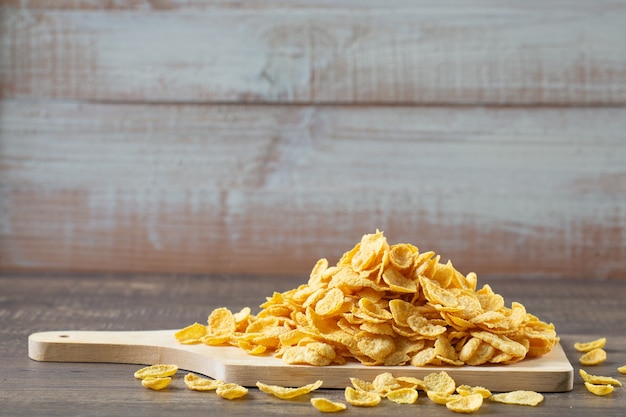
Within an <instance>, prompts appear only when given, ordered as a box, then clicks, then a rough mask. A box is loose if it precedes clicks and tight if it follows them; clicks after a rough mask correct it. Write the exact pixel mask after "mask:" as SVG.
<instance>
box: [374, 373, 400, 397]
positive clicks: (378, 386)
mask: <svg viewBox="0 0 626 417" xmlns="http://www.w3.org/2000/svg"><path fill="white" fill-rule="evenodd" d="M372 386H373V387H374V390H375V391H376V392H377V393H379V394H381V395H386V394H387V393H388V392H389V391H391V390H394V389H398V388H400V387H401V386H400V384H399V383H398V380H397V379H396V378H395V377H394V376H393V375H392V374H391V373H390V372H383V373H382V374H378V375H376V377H375V378H374V380H373V381H372Z"/></svg>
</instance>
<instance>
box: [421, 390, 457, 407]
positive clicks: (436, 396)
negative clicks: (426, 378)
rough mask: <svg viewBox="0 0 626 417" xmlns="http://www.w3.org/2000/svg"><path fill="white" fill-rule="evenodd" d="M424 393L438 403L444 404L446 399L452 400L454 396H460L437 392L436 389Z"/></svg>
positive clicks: (446, 401)
mask: <svg viewBox="0 0 626 417" xmlns="http://www.w3.org/2000/svg"><path fill="white" fill-rule="evenodd" d="M426 395H427V396H428V399H429V400H431V401H432V402H434V403H435V404H439V405H446V404H447V403H448V401H450V400H453V399H454V398H457V397H460V395H452V394H446V393H443V392H437V391H426Z"/></svg>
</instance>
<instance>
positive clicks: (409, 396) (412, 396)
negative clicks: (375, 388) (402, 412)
mask: <svg viewBox="0 0 626 417" xmlns="http://www.w3.org/2000/svg"><path fill="white" fill-rule="evenodd" d="M417 396H418V394H417V390H416V389H415V388H399V389H395V390H392V391H389V392H388V393H387V399H388V400H391V401H393V402H394V403H397V404H413V403H415V401H417Z"/></svg>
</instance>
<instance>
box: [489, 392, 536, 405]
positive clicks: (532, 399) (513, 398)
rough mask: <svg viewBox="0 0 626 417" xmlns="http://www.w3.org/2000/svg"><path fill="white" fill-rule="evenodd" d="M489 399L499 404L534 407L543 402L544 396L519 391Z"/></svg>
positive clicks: (495, 395)
mask: <svg viewBox="0 0 626 417" xmlns="http://www.w3.org/2000/svg"><path fill="white" fill-rule="evenodd" d="M489 399H490V400H491V401H494V402H498V403H504V404H514V405H529V406H533V407H534V406H537V405H539V404H540V403H541V402H542V401H543V395H541V394H539V393H538V392H535V391H524V390H518V391H510V392H503V393H500V394H494V395H492V396H491V397H489Z"/></svg>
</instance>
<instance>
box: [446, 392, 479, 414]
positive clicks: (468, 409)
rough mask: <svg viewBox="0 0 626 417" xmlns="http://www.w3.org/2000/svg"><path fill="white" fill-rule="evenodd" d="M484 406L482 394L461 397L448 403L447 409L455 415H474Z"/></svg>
mask: <svg viewBox="0 0 626 417" xmlns="http://www.w3.org/2000/svg"><path fill="white" fill-rule="evenodd" d="M482 405H483V396H482V395H481V394H470V395H461V396H460V397H455V398H453V399H451V400H450V401H448V402H446V408H447V409H448V410H451V411H454V412H455V413H473V412H474V411H478V409H479V408H480V407H481V406H482Z"/></svg>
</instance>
